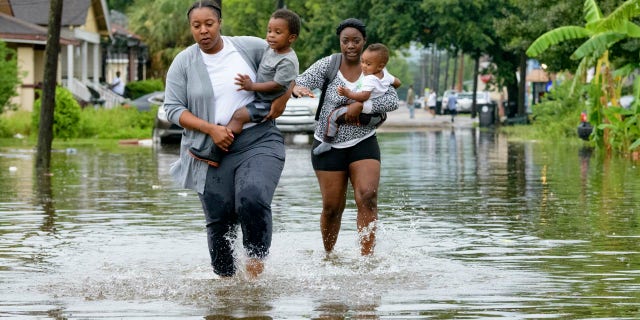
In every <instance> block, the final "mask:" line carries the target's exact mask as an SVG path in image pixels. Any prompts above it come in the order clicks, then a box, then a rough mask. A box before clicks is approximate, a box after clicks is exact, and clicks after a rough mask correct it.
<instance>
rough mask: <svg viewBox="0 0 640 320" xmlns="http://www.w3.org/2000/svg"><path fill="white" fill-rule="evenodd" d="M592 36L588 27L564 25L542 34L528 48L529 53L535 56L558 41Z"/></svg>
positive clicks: (530, 55)
mask: <svg viewBox="0 0 640 320" xmlns="http://www.w3.org/2000/svg"><path fill="white" fill-rule="evenodd" d="M589 36H591V32H590V31H589V30H587V29H586V28H583V27H579V26H564V27H559V28H556V29H553V30H551V31H548V32H546V33H545V34H543V35H541V36H540V37H538V39H536V41H534V42H533V43H532V44H531V46H529V49H527V55H528V56H529V57H535V56H537V55H539V54H540V53H542V52H544V51H545V50H547V49H548V48H549V47H550V46H553V45H556V44H558V43H561V42H564V41H567V40H573V39H580V38H586V37H589Z"/></svg>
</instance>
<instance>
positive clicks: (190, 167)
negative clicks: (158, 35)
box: [164, 36, 267, 193]
mask: <svg viewBox="0 0 640 320" xmlns="http://www.w3.org/2000/svg"><path fill="white" fill-rule="evenodd" d="M222 39H223V41H224V42H230V43H232V44H233V45H234V47H235V48H236V49H237V50H238V52H239V53H240V55H241V56H242V58H243V59H244V60H245V61H246V62H247V64H248V65H249V66H250V67H251V68H252V69H253V70H254V71H256V72H257V71H258V66H259V64H260V60H261V59H262V55H263V53H264V52H265V49H266V48H267V43H266V41H265V40H264V39H260V38H256V37H226V36H223V37H222ZM214 95H215V89H214V88H213V87H212V86H211V80H210V79H209V74H208V73H207V67H206V66H205V64H204V61H203V60H202V56H201V54H200V48H199V47H198V44H197V43H196V44H193V45H191V46H190V47H188V48H186V49H184V50H183V51H181V52H180V53H179V54H178V55H177V56H176V57H175V58H174V60H173V62H172V63H171V66H170V67H169V71H168V72H167V82H166V85H165V93H164V108H165V110H166V112H167V119H168V120H169V121H170V122H172V123H175V124H177V125H180V115H182V112H184V111H185V110H189V111H190V112H191V113H193V114H194V115H195V116H196V117H198V118H201V119H205V120H207V121H209V122H213V121H214V115H215V106H211V101H213V96H214ZM206 140H207V136H206V135H205V134H203V133H201V132H199V131H192V130H186V129H185V130H183V131H182V141H181V142H180V159H178V161H176V162H175V163H173V164H172V165H171V169H170V173H171V175H172V176H173V177H174V179H175V180H176V181H177V182H178V183H179V184H180V185H181V186H182V187H183V188H188V189H193V190H195V191H196V192H198V193H202V192H203V191H204V185H205V180H206V177H207V170H208V168H209V165H208V164H207V163H205V162H204V161H198V160H195V159H194V158H193V157H191V156H189V152H188V151H187V150H188V149H189V147H191V146H195V147H196V148H201V147H202V146H204V145H205V143H206Z"/></svg>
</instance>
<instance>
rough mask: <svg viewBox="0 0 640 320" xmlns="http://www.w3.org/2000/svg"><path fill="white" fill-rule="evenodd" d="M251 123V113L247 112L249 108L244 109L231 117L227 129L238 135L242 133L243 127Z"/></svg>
mask: <svg viewBox="0 0 640 320" xmlns="http://www.w3.org/2000/svg"><path fill="white" fill-rule="evenodd" d="M249 121H251V117H250V116H249V111H247V108H245V107H242V108H240V109H238V110H236V112H234V113H233V117H231V121H229V124H227V128H229V129H231V131H233V133H235V134H238V133H240V132H242V126H243V125H244V124H245V123H247V122H249Z"/></svg>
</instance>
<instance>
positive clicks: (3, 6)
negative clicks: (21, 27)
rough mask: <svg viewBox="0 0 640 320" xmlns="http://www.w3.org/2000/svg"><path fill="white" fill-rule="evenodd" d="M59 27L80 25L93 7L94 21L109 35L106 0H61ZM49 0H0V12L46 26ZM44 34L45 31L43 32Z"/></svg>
mask: <svg viewBox="0 0 640 320" xmlns="http://www.w3.org/2000/svg"><path fill="white" fill-rule="evenodd" d="M62 1H63V4H62V18H61V21H60V25H61V27H63V28H64V27H71V26H81V25H84V24H85V23H86V22H87V14H88V13H89V8H93V12H94V13H95V19H96V23H97V25H98V28H99V30H102V31H100V33H101V34H102V35H103V36H109V37H111V33H110V29H111V27H110V25H109V17H108V14H109V13H108V11H107V10H108V8H107V3H106V0H62ZM50 7H51V0H0V12H4V13H6V14H8V15H13V16H14V17H16V18H17V19H20V20H24V21H26V22H29V23H31V24H35V25H39V26H45V27H46V26H47V25H48V24H49V11H50V9H51V8H50ZM45 34H46V33H45Z"/></svg>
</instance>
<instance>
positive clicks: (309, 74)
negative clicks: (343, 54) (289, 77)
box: [293, 56, 331, 98]
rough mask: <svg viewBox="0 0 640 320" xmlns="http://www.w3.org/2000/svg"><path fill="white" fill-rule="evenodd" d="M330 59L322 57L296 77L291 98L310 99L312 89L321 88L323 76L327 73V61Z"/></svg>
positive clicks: (312, 95)
mask: <svg viewBox="0 0 640 320" xmlns="http://www.w3.org/2000/svg"><path fill="white" fill-rule="evenodd" d="M330 60H331V57H330V56H329V57H324V58H322V59H320V60H318V61H316V62H314V63H313V64H312V65H311V66H310V67H309V68H308V69H307V70H306V71H305V72H303V73H302V74H299V75H298V77H296V86H295V88H294V89H293V96H294V97H296V98H299V97H304V96H306V97H312V98H314V97H315V95H314V94H313V91H311V90H312V89H319V88H322V84H323V83H324V76H325V74H326V73H327V72H328V70H327V69H328V68H329V61H330Z"/></svg>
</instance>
